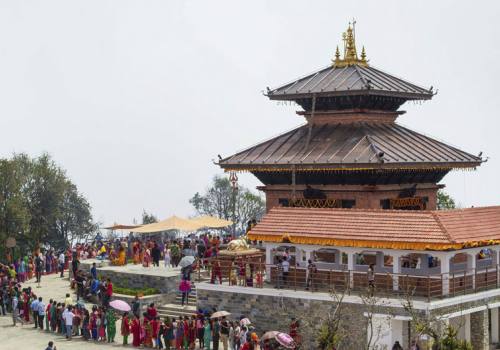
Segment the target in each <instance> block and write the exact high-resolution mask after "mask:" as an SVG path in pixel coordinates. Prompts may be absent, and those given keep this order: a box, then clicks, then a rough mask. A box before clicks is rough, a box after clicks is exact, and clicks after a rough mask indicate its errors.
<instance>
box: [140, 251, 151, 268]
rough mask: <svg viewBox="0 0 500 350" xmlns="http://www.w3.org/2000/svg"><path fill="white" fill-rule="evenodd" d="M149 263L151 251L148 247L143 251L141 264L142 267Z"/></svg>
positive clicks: (147, 265)
mask: <svg viewBox="0 0 500 350" xmlns="http://www.w3.org/2000/svg"><path fill="white" fill-rule="evenodd" d="M150 263H151V252H150V250H149V248H148V249H146V251H145V252H144V257H143V259H142V266H144V267H149V264H150Z"/></svg>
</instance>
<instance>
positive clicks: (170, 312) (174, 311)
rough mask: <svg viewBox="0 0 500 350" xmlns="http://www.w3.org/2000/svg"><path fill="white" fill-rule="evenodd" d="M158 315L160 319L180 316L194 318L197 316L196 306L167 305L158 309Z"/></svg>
mask: <svg viewBox="0 0 500 350" xmlns="http://www.w3.org/2000/svg"><path fill="white" fill-rule="evenodd" d="M158 314H159V315H160V317H162V318H164V317H167V316H168V317H170V318H172V317H175V318H177V319H178V318H179V317H180V316H189V317H190V316H192V315H196V305H186V306H184V307H183V306H182V305H180V304H165V305H162V306H160V307H159V308H158Z"/></svg>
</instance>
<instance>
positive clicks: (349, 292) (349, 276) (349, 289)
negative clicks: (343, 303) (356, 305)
mask: <svg viewBox="0 0 500 350" xmlns="http://www.w3.org/2000/svg"><path fill="white" fill-rule="evenodd" d="M352 286H354V283H353V284H352ZM346 287H347V291H348V292H347V295H351V272H350V271H349V270H347V286H346Z"/></svg>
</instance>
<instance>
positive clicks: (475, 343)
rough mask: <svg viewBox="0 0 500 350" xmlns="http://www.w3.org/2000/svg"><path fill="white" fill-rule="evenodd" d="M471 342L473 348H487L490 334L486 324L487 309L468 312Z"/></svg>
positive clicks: (481, 349)
mask: <svg viewBox="0 0 500 350" xmlns="http://www.w3.org/2000/svg"><path fill="white" fill-rule="evenodd" d="M470 324H471V332H470V337H471V344H472V348H473V349H474V350H489V348H490V346H489V344H490V334H489V331H488V329H489V327H488V326H489V325H488V310H483V311H478V312H473V313H471V314H470Z"/></svg>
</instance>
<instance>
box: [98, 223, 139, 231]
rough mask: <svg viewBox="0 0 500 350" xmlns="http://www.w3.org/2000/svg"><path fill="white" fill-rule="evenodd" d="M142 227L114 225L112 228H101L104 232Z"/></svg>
mask: <svg viewBox="0 0 500 350" xmlns="http://www.w3.org/2000/svg"><path fill="white" fill-rule="evenodd" d="M141 226H142V225H123V224H117V223H114V224H113V226H108V227H103V229H104V230H113V231H115V230H131V229H134V228H137V227H141Z"/></svg>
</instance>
